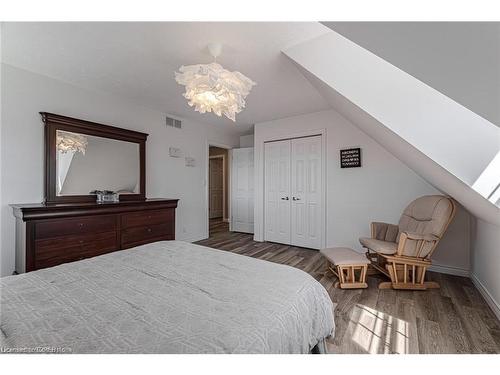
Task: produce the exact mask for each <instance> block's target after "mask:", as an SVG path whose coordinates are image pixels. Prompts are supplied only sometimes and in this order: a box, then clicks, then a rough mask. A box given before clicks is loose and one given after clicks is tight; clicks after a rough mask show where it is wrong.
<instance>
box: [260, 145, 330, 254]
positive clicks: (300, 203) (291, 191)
mask: <svg viewBox="0 0 500 375" xmlns="http://www.w3.org/2000/svg"><path fill="white" fill-rule="evenodd" d="M321 144H322V142H321V136H313V137H304V138H295V139H290V140H284V141H276V142H267V143H265V146H264V158H265V165H264V169H265V176H264V202H265V203H264V204H265V208H264V215H265V216H264V221H265V222H264V227H265V240H266V241H272V242H279V243H284V244H291V245H294V246H301V247H308V248H313V249H319V248H320V247H321V242H322V241H321V239H322V231H323V222H324V220H323V217H324V211H323V202H322V200H323V181H322V168H323V160H322V155H323V152H322V150H321V148H322V145H321Z"/></svg>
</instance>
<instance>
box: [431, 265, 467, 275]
mask: <svg viewBox="0 0 500 375" xmlns="http://www.w3.org/2000/svg"><path fill="white" fill-rule="evenodd" d="M429 271H433V272H439V273H445V274H447V275H454V276H463V277H470V271H469V270H467V269H463V268H457V267H450V266H443V265H441V264H435V263H433V264H432V266H430V267H429Z"/></svg>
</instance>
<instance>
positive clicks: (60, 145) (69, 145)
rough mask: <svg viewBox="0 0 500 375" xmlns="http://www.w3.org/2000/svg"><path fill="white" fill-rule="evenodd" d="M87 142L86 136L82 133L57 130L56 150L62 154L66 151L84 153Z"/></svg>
mask: <svg viewBox="0 0 500 375" xmlns="http://www.w3.org/2000/svg"><path fill="white" fill-rule="evenodd" d="M88 143H89V142H88V140H87V137H85V136H84V135H81V134H76V133H72V132H66V131H61V130H58V131H57V141H56V146H57V150H58V151H61V153H63V154H65V153H67V152H73V153H74V152H81V153H82V154H83V155H85V150H86V149H87V145H88Z"/></svg>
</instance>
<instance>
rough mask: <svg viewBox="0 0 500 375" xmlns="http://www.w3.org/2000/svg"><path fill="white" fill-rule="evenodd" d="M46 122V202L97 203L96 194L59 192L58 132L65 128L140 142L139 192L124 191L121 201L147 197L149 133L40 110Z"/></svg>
mask: <svg viewBox="0 0 500 375" xmlns="http://www.w3.org/2000/svg"><path fill="white" fill-rule="evenodd" d="M40 114H41V115H42V120H43V123H44V124H45V202H46V203H84V202H95V201H96V196H95V195H92V194H87V195H65V196H61V195H57V191H56V187H57V165H56V163H57V149H56V133H57V131H58V130H65V131H69V132H74V133H81V134H87V135H93V136H97V137H104V138H110V139H116V140H120V141H127V142H132V143H137V144H138V145H139V189H140V190H139V193H137V194H122V195H120V201H131V200H144V199H145V197H146V139H147V137H148V134H145V133H140V132H136V131H133V130H127V129H122V128H117V127H114V126H109V125H103V124H98V123H95V122H90V121H85V120H79V119H75V118H71V117H66V116H61V115H55V114H53V113H47V112H40Z"/></svg>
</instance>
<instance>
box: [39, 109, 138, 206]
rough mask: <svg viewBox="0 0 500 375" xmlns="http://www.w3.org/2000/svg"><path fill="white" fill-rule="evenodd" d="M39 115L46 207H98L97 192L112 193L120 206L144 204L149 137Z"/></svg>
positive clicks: (101, 125)
mask: <svg viewBox="0 0 500 375" xmlns="http://www.w3.org/2000/svg"><path fill="white" fill-rule="evenodd" d="M41 115H42V119H43V122H44V124H45V202H46V203H80V202H96V200H97V196H96V194H95V191H96V190H99V191H112V192H116V193H118V195H119V200H120V201H122V200H143V199H145V197H146V191H145V190H146V176H145V169H146V139H147V136H148V135H147V134H145V133H140V132H136V131H133V130H127V129H122V128H118V127H115V126H109V125H103V124H98V123H94V122H90V121H85V120H79V119H75V118H71V117H67V116H61V115H56V114H52V113H47V112H41ZM100 197H101V198H102V195H100Z"/></svg>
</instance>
